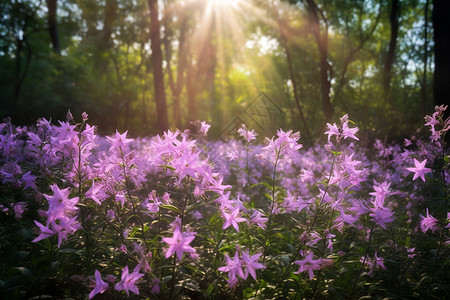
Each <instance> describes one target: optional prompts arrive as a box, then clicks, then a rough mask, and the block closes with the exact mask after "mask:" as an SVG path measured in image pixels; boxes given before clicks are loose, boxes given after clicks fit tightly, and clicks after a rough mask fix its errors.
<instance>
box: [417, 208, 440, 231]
mask: <svg viewBox="0 0 450 300" xmlns="http://www.w3.org/2000/svg"><path fill="white" fill-rule="evenodd" d="M438 223H439V221H438V220H437V219H436V218H435V217H433V216H432V215H430V213H429V212H428V208H427V216H426V217H425V218H423V219H422V221H420V229H421V230H422V232H427V231H428V229H431V231H435V230H436V229H437V226H436V225H437V224H438Z"/></svg>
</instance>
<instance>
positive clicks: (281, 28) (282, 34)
mask: <svg viewBox="0 0 450 300" xmlns="http://www.w3.org/2000/svg"><path fill="white" fill-rule="evenodd" d="M271 5H272V9H273V11H274V14H275V19H276V21H277V25H278V30H279V32H280V38H281V42H282V45H283V48H284V51H285V53H286V59H287V64H288V69H289V77H290V79H291V82H292V87H293V90H294V100H295V105H296V107H297V110H298V114H299V116H300V120H301V122H302V124H303V126H304V128H305V131H306V136H307V137H308V140H309V142H312V136H311V133H310V131H309V127H308V124H307V123H306V120H305V116H304V114H303V109H302V105H301V104H300V92H299V88H298V86H297V80H298V76H295V75H296V74H295V73H294V68H293V66H292V65H293V62H292V56H291V51H290V49H289V46H288V39H287V37H286V33H285V30H284V27H285V26H286V25H285V23H284V22H282V20H281V18H280V14H279V11H278V6H277V5H276V4H275V1H273V0H272V3H271Z"/></svg>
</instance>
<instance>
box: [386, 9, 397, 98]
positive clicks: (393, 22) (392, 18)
mask: <svg viewBox="0 0 450 300" xmlns="http://www.w3.org/2000/svg"><path fill="white" fill-rule="evenodd" d="M398 18H399V0H392V2H391V12H390V14H389V24H390V26H391V39H390V41H389V49H388V52H387V55H386V60H385V61H384V69H383V90H384V97H385V100H386V101H387V103H389V104H391V105H392V96H391V78H392V65H393V64H394V59H395V50H396V48H397V37H398V28H399V22H398Z"/></svg>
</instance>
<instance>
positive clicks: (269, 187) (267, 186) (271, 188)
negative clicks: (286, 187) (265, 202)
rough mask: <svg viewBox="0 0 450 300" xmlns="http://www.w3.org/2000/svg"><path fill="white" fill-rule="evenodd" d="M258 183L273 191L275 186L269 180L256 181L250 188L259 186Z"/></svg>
mask: <svg viewBox="0 0 450 300" xmlns="http://www.w3.org/2000/svg"><path fill="white" fill-rule="evenodd" d="M258 185H264V186H265V187H266V188H268V189H270V190H271V191H273V187H272V186H271V185H270V184H268V183H267V182H259V183H255V184H254V185H252V186H250V188H251V189H252V188H254V187H255V186H258Z"/></svg>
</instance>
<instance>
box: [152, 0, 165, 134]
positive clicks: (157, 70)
mask: <svg viewBox="0 0 450 300" xmlns="http://www.w3.org/2000/svg"><path fill="white" fill-rule="evenodd" d="M148 6H149V9H150V42H151V45H150V48H151V50H152V55H151V62H152V68H153V85H154V90H155V101H156V113H157V127H158V130H159V131H160V132H163V131H166V130H168V129H169V120H168V119H167V104H166V90H165V87H164V74H163V68H162V61H163V56H162V51H161V32H160V22H159V8H158V0H148Z"/></svg>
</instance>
